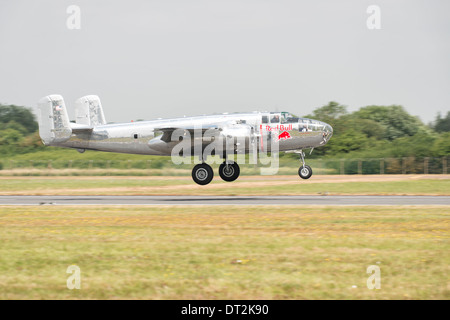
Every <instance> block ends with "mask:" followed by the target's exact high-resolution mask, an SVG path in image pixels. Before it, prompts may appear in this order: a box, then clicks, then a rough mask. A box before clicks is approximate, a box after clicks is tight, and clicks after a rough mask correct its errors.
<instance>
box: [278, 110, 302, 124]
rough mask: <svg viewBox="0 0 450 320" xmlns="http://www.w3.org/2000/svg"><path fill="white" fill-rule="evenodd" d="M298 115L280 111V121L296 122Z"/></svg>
mask: <svg viewBox="0 0 450 320" xmlns="http://www.w3.org/2000/svg"><path fill="white" fill-rule="evenodd" d="M298 119H299V118H298V117H297V116H295V115H293V114H292V113H289V112H282V113H281V123H289V122H290V123H294V122H298Z"/></svg>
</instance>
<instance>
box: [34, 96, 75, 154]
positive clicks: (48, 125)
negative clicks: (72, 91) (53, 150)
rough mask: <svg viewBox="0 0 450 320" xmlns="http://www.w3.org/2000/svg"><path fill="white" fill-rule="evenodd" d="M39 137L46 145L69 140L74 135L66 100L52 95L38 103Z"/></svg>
mask: <svg viewBox="0 0 450 320" xmlns="http://www.w3.org/2000/svg"><path fill="white" fill-rule="evenodd" d="M38 121H39V135H40V136H41V139H42V141H43V142H44V144H45V145H52V144H55V143H60V142H64V141H66V140H68V139H69V138H70V136H71V135H72V129H71V128H70V122H69V116H68V115H67V109H66V105H65V103H64V99H63V97H62V96H60V95H56V94H54V95H50V96H46V97H44V98H42V99H40V100H39V102H38Z"/></svg>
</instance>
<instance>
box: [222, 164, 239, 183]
mask: <svg viewBox="0 0 450 320" xmlns="http://www.w3.org/2000/svg"><path fill="white" fill-rule="evenodd" d="M240 173H241V169H240V168H239V165H238V164H237V163H236V162H233V163H229V164H228V168H227V165H226V163H225V162H224V163H222V164H221V165H220V166H219V176H220V177H221V178H222V180H224V181H228V182H231V181H234V180H236V179H237V178H238V177H239V174H240Z"/></svg>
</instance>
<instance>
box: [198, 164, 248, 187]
mask: <svg viewBox="0 0 450 320" xmlns="http://www.w3.org/2000/svg"><path fill="white" fill-rule="evenodd" d="M240 172H241V170H240V169H239V165H238V164H237V163H236V162H234V161H225V162H224V163H222V164H221V165H220V166H219V176H220V177H221V178H222V179H223V180H225V181H228V182H231V181H234V180H236V179H237V178H238V177H239V174H240ZM213 177H214V172H213V170H212V168H211V166H210V165H208V164H206V163H201V164H198V165H196V166H195V167H194V169H192V179H193V180H194V181H195V182H196V183H198V184H199V185H202V186H204V185H206V184H208V183H210V182H211V181H212V179H213Z"/></svg>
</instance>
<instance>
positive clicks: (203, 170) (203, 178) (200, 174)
mask: <svg viewBox="0 0 450 320" xmlns="http://www.w3.org/2000/svg"><path fill="white" fill-rule="evenodd" d="M213 177H214V171H213V169H212V168H211V167H210V166H209V165H207V164H206V163H201V164H198V165H196V166H195V167H194V169H192V179H194V181H195V182H196V183H198V184H200V185H202V186H203V185H205V184H208V183H210V182H211V180H212V179H213Z"/></svg>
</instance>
